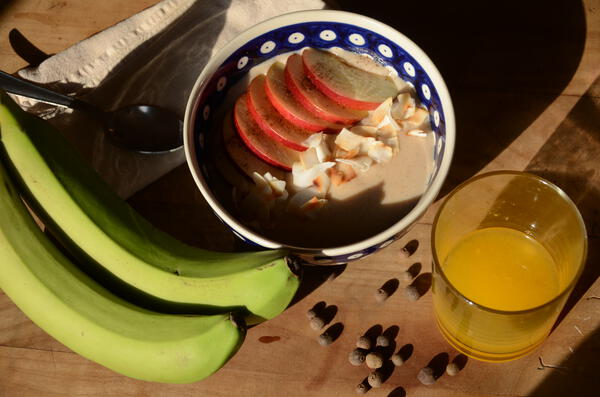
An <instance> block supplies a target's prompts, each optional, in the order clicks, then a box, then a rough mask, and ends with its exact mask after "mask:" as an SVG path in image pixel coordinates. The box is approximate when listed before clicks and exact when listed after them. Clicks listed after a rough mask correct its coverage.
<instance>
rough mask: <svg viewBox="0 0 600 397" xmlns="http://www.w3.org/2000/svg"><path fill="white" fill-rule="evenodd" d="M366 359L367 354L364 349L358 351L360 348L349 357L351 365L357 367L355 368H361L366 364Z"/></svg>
mask: <svg viewBox="0 0 600 397" xmlns="http://www.w3.org/2000/svg"><path fill="white" fill-rule="evenodd" d="M365 359H366V353H365V351H364V350H363V349H358V348H357V349H354V350H352V351H351V352H350V354H349V355H348V361H350V364H352V365H355V366H359V365H361V364H362V363H364V362H365Z"/></svg>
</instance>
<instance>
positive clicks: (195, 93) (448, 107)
mask: <svg viewBox="0 0 600 397" xmlns="http://www.w3.org/2000/svg"><path fill="white" fill-rule="evenodd" d="M304 22H325V23H326V22H336V23H346V24H349V25H352V24H354V25H356V26H359V27H361V28H364V29H368V30H372V31H374V32H376V33H378V34H380V35H382V36H384V37H386V38H387V39H389V40H391V41H393V42H394V43H397V44H398V45H399V46H400V47H402V49H404V50H405V51H406V52H407V53H408V54H410V55H411V56H412V57H413V58H415V60H416V61H417V62H418V63H419V65H420V66H421V67H422V68H423V70H424V71H425V72H426V73H427V75H428V76H429V78H430V80H431V82H432V83H433V86H434V87H435V89H436V91H437V93H438V95H439V98H440V103H441V107H442V109H443V111H444V118H445V124H446V135H445V151H444V152H443V154H444V157H443V159H442V162H441V163H440V164H439V166H438V170H437V174H436V176H435V178H434V179H433V181H432V183H431V184H430V185H429V187H428V188H427V189H426V190H425V192H424V193H423V195H421V197H420V199H419V201H418V202H417V204H416V205H415V206H414V207H413V208H412V209H411V210H410V211H409V213H408V214H406V215H405V216H404V217H402V218H401V219H399V220H398V221H397V222H396V223H394V224H393V225H392V226H390V227H388V228H386V229H385V230H382V231H381V232H379V233H377V234H375V235H373V236H370V237H368V238H366V239H363V240H360V241H357V242H355V243H351V244H346V245H341V246H335V247H328V248H318V247H314V248H309V247H298V246H293V245H287V244H283V243H280V242H277V241H275V240H271V239H268V238H266V237H264V236H262V235H260V234H258V233H257V232H255V231H253V230H251V229H249V228H248V227H246V226H245V225H244V224H242V223H241V222H239V221H238V220H237V219H235V218H234V217H233V216H232V215H231V214H230V213H229V212H228V211H227V210H226V209H225V208H224V207H223V206H222V205H221V204H220V203H219V201H218V200H217V199H216V197H215V196H214V194H213V193H212V191H211V189H210V188H209V186H208V184H207V182H206V180H205V179H204V177H203V176H202V171H201V170H200V166H199V164H198V162H197V161H196V149H195V142H194V124H195V117H196V116H197V115H198V112H197V110H198V107H199V99H200V95H199V94H200V90H201V89H202V88H204V86H205V84H206V83H208V81H209V79H210V77H211V76H212V75H213V74H214V72H215V71H216V70H217V68H218V67H219V66H220V65H221V64H222V63H223V62H224V61H225V60H226V59H227V58H228V57H229V56H230V55H231V54H233V53H234V52H235V51H236V50H237V49H238V48H240V47H241V46H243V45H244V44H246V43H247V42H249V41H250V40H252V39H254V38H256V37H258V36H260V35H262V34H264V33H267V32H269V31H271V30H274V29H278V28H282V27H284V26H289V25H295V24H299V23H304ZM183 129H184V151H185V157H186V162H187V164H188V167H189V169H190V172H191V174H192V177H193V178H194V181H195V182H196V185H197V186H198V188H199V189H200V192H201V193H202V196H203V197H204V199H205V200H206V201H207V202H208V203H209V205H210V207H211V209H212V210H213V211H214V212H215V213H216V214H217V216H218V217H219V218H221V220H222V221H223V222H225V223H226V224H227V226H229V227H230V228H231V229H232V230H233V231H234V233H236V234H239V235H241V236H242V237H243V238H244V239H248V240H250V241H252V242H254V243H255V244H258V245H261V246H263V247H265V248H270V249H281V248H285V249H289V250H291V251H293V252H298V253H312V254H319V255H324V256H329V257H335V256H343V255H348V254H352V253H357V252H361V251H363V250H365V249H369V248H371V247H374V246H377V245H382V244H385V243H386V242H387V241H388V240H390V241H393V239H394V236H396V235H397V234H399V233H401V232H402V231H404V230H406V229H407V228H408V227H410V226H411V225H413V224H414V223H415V222H416V221H417V220H418V219H419V218H420V217H421V216H423V215H424V214H425V212H426V211H427V208H428V207H429V206H430V205H431V204H432V203H433V202H434V200H435V198H436V197H437V195H438V193H439V191H440V189H441V187H442V184H443V183H444V181H445V179H446V177H447V174H448V171H449V169H450V164H451V162H452V158H453V154H454V146H455V135H456V125H455V117H454V107H453V105H452V100H451V97H450V93H449V91H448V88H447V86H446V83H445V82H444V79H443V78H442V75H441V73H440V72H439V70H438V69H437V67H436V66H435V65H434V63H433V62H432V61H431V59H430V58H429V57H428V56H427V55H426V54H425V52H424V51H423V50H421V49H420V48H419V47H418V46H417V45H416V44H415V43H414V42H413V41H412V40H410V39H409V38H408V37H406V36H405V35H404V34H402V33H400V32H399V31H397V30H396V29H394V28H392V27H391V26H388V25H386V24H384V23H382V22H379V21H377V20H375V19H373V18H370V17H367V16H364V15H361V14H356V13H352V12H348V11H338V10H307V11H295V12H291V13H287V14H282V15H279V16H275V17H272V18H270V19H267V20H265V21H263V22H259V23H257V24H255V25H253V26H251V27H250V28H248V29H246V30H245V31H243V32H241V33H240V34H239V35H237V36H236V37H235V38H234V39H232V40H231V41H230V42H228V43H227V44H226V45H225V46H224V47H222V48H221V49H220V50H218V51H217V53H216V54H214V55H213V56H212V57H211V59H210V60H209V61H208V62H207V63H206V65H205V67H204V68H203V70H202V72H201V73H200V75H199V76H198V78H197V79H196V81H195V83H194V86H193V88H192V90H191V92H190V95H189V96H188V100H187V105H186V109H185V115H184V125H183Z"/></svg>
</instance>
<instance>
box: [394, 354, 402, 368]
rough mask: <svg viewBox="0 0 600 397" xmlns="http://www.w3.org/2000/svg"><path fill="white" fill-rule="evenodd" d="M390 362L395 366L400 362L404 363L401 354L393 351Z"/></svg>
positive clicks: (399, 364) (400, 363)
mask: <svg viewBox="0 0 600 397" xmlns="http://www.w3.org/2000/svg"><path fill="white" fill-rule="evenodd" d="M392 363H393V364H394V365H395V366H396V367H399V366H401V365H402V364H404V358H402V355H400V353H395V354H392Z"/></svg>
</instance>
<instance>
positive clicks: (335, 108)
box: [285, 54, 367, 125]
mask: <svg viewBox="0 0 600 397" xmlns="http://www.w3.org/2000/svg"><path fill="white" fill-rule="evenodd" d="M285 82H286V84H287V86H288V88H289V90H290V91H291V92H292V94H293V95H294V98H296V100H297V101H298V102H300V104H301V105H302V106H304V107H305V108H306V109H307V110H309V111H310V112H312V113H313V114H314V115H315V116H316V117H319V118H322V119H324V120H327V121H330V122H333V123H339V124H343V125H351V124H354V123H356V122H357V121H359V120H361V119H363V118H365V117H366V116H367V112H366V111H363V110H353V109H348V108H347V107H344V106H342V105H340V104H338V103H337V102H335V101H334V100H332V99H331V98H329V97H328V96H326V95H325V94H323V93H322V92H321V91H319V89H318V88H317V87H316V86H315V85H314V84H313V83H312V82H311V81H310V79H309V78H308V77H307V76H306V73H305V72H304V66H303V64H302V56H300V55H298V54H294V55H291V56H290V57H288V59H287V62H286V65H285Z"/></svg>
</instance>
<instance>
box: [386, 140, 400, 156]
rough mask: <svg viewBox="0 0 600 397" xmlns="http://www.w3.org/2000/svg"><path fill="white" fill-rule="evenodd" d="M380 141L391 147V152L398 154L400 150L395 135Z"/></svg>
mask: <svg viewBox="0 0 600 397" xmlns="http://www.w3.org/2000/svg"><path fill="white" fill-rule="evenodd" d="M382 142H383V143H385V144H386V145H387V146H389V147H391V148H392V152H393V153H394V155H396V154H398V152H400V140H399V139H398V137H397V136H393V137H390V138H385V139H383V140H382Z"/></svg>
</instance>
